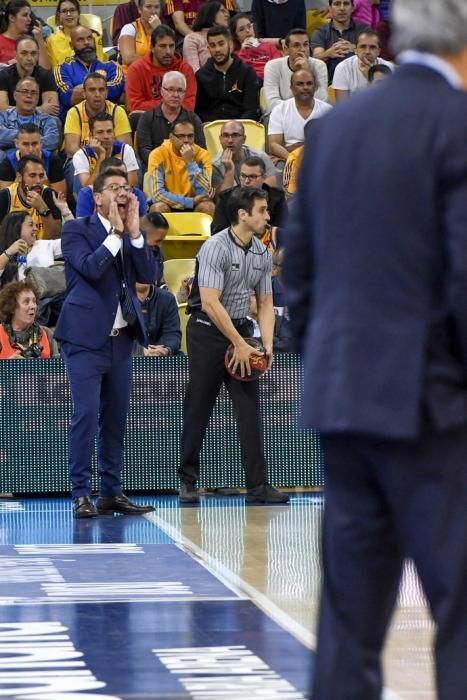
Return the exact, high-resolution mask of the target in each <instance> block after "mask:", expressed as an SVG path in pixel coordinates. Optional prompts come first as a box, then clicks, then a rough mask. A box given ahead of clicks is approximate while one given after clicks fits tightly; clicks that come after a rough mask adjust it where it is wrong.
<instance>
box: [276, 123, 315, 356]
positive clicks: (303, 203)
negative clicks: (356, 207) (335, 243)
mask: <svg viewBox="0 0 467 700" xmlns="http://www.w3.org/2000/svg"><path fill="white" fill-rule="evenodd" d="M318 122H319V120H317V119H315V120H314V124H313V126H314V128H313V129H308V130H307V134H306V145H305V152H304V156H303V160H302V164H306V166H305V168H303V169H302V172H301V173H300V181H299V187H298V194H297V200H296V201H295V202H294V207H293V210H292V217H291V222H290V225H289V226H288V230H287V237H286V246H285V256H284V263H283V266H282V282H283V284H284V289H285V296H286V303H287V307H288V310H289V314H290V327H291V333H292V346H293V350H295V351H296V352H300V353H301V352H302V350H303V347H304V341H305V333H306V328H307V323H308V317H309V310H310V304H311V287H312V279H313V256H312V234H311V225H312V223H311V217H310V208H309V206H308V193H309V189H310V175H311V168H312V167H313V162H314V159H313V148H314V145H315V143H316V142H317V141H318V138H319V128H318V127H319V124H318ZM317 132H318V133H317Z"/></svg>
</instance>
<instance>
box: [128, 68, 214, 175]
mask: <svg viewBox="0 0 467 700" xmlns="http://www.w3.org/2000/svg"><path fill="white" fill-rule="evenodd" d="M186 86H187V82H186V78H185V76H184V75H183V73H180V71H176V70H172V71H168V73H164V76H163V78H162V85H161V96H162V101H161V103H160V105H159V106H158V107H155V108H154V109H150V110H148V111H147V112H145V113H144V114H142V115H141V118H140V119H139V121H138V128H137V131H136V135H137V143H138V154H139V157H140V159H141V160H142V162H143V163H144V165H145V166H147V164H148V158H149V155H150V153H151V151H153V150H154V149H155V148H157V147H158V146H160V145H161V144H162V142H163V141H164V139H168V138H169V136H170V130H171V128H172V124H175V122H177V121H184V120H188V121H191V122H192V124H193V126H194V128H195V143H196V144H198V146H201V148H206V139H205V138H204V131H203V124H202V123H201V119H200V118H199V117H198V115H197V114H195V113H194V112H190V111H189V110H188V109H185V107H184V106H183V100H184V99H185V93H186Z"/></svg>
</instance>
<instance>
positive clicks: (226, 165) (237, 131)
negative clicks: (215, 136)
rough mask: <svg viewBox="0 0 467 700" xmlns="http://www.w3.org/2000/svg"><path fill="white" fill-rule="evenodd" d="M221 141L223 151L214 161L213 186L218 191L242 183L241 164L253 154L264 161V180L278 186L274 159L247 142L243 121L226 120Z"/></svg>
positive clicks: (220, 133)
mask: <svg viewBox="0 0 467 700" xmlns="http://www.w3.org/2000/svg"><path fill="white" fill-rule="evenodd" d="M219 141H220V143H221V146H222V151H219V153H218V154H217V155H216V157H215V158H214V160H213V162H212V186H213V187H214V188H215V189H216V191H217V192H222V191H223V190H228V189H230V188H231V187H235V186H237V185H240V164H241V163H242V162H243V161H244V160H246V158H251V157H252V156H256V157H258V158H261V160H262V161H263V162H264V167H265V177H266V179H265V180H264V182H265V183H266V184H267V185H270V186H271V187H276V186H277V170H276V168H275V167H274V165H273V162H272V160H271V159H270V157H269V156H268V155H267V153H265V152H264V151H260V150H258V149H257V148H251V146H248V145H246V144H245V142H246V134H245V128H244V126H243V124H242V123H241V122H237V121H235V120H232V121H229V122H225V124H223V125H222V126H221V129H220V132H219Z"/></svg>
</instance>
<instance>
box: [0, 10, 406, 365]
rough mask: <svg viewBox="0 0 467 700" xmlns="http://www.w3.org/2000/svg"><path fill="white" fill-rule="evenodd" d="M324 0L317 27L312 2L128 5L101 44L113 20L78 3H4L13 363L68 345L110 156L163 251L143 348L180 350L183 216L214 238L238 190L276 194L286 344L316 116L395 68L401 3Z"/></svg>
mask: <svg viewBox="0 0 467 700" xmlns="http://www.w3.org/2000/svg"><path fill="white" fill-rule="evenodd" d="M328 2H329V5H328V7H327V8H326V10H324V11H321V12H319V13H317V14H316V15H315V24H316V26H314V27H312V28H311V29H310V27H308V28H307V14H306V11H305V5H304V0H253V3H252V6H251V12H236V10H235V6H234V4H233V2H232V0H208V1H204V2H203V0H166V2H165V3H161V0H129V2H125V3H122V4H120V5H118V6H117V8H116V10H115V14H114V17H113V22H112V27H111V32H112V35H111V38H112V43H113V45H114V46H113V48H112V49H106V51H104V49H103V36H102V25H101V22H100V19H99V18H98V17H96V16H94V15H87V14H82V13H81V8H80V4H79V0H58V2H57V5H56V11H55V14H54V15H53V16H52V17H50V18H49V19H48V20H47V23H46V22H44V21H42V20H41V19H40V18H38V17H37V16H36V15H35V14H34V13H33V11H32V9H31V6H30V4H29V2H28V0H9V1H8V2H7V3H6V4H5V5H4V6H3V11H0V358H2V359H19V358H24V357H28V358H29V357H38V358H49V357H55V356H57V355H58V353H59V349H58V347H57V345H56V343H55V342H54V340H53V333H52V331H51V330H50V328H48V327H47V325H48V326H54V325H55V322H56V319H57V316H58V314H59V312H60V305H61V302H62V300H63V297H64V294H65V293H66V289H65V281H64V270H63V264H60V263H59V262H57V261H59V260H60V257H61V245H60V236H61V230H62V226H63V224H64V223H65V222H66V221H68V220H71V219H73V218H74V217H89V216H91V215H92V214H93V213H94V211H95V205H94V196H93V183H94V181H95V180H96V178H97V176H98V175H99V174H100V173H103V172H105V171H106V170H107V169H108V168H113V169H114V168H116V169H117V170H118V171H119V172H120V173H122V174H123V176H124V177H125V179H126V180H127V183H128V191H132V192H133V193H134V194H135V195H136V197H137V199H138V203H139V216H140V223H141V228H142V230H143V231H144V234H145V236H146V239H147V242H148V244H149V245H150V247H151V249H152V251H153V253H154V256H155V258H156V261H157V279H155V280H154V283H153V284H152V285H147V284H144V285H143V284H139V285H138V287H137V294H138V298H139V300H140V303H141V305H142V310H143V314H144V318H145V319H146V324H147V330H148V337H149V347H148V348H142V347H140V346H136V345H135V349H134V354H135V355H144V356H149V357H166V356H169V355H175V354H177V353H179V352H180V351H181V347H182V333H181V324H180V312H181V310H180V308H179V307H180V302H181V301H182V302H183V301H186V295H187V293H189V289H190V280H191V278H192V273H191V275H184V277H183V279H182V278H181V279H180V284H179V289H172V291H169V290H168V289H167V287H166V285H165V279H164V257H163V252H162V250H163V242H164V239H165V238H166V236H167V234H168V233H169V232H171V226H172V224H171V221H172V219H170V217H172V216H173V213H177V214H178V215H180V216H186V217H188V216H189V215H190V214H197V215H203V216H208V217H209V220H210V221H211V235H215V234H216V233H218V232H219V231H222V230H223V229H225V228H227V227H228V226H229V223H230V222H229V219H228V202H229V198H230V196H231V194H232V192H233V191H235V190H236V189H237V188H238V187H240V186H248V187H256V188H257V187H259V188H262V189H263V190H264V191H265V192H266V193H267V196H268V206H269V214H270V222H269V225H268V226H267V228H266V230H265V231H264V235H263V236H262V241H263V243H264V244H265V245H266V247H267V249H268V250H269V252H270V254H271V255H272V256H273V277H274V279H273V290H274V306H275V308H276V314H277V333H276V336H277V338H276V340H277V343H276V349H277V350H278V351H287V350H288V344H287V338H288V328H287V320H288V317H287V309H286V308H285V304H284V301H283V294H282V290H281V283H280V266H281V259H282V249H283V246H284V244H286V239H287V213H288V209H289V208H290V206H293V197H294V194H295V191H296V187H297V177H298V172H299V168H300V161H301V157H302V153H303V144H304V141H305V134H306V130H307V124H309V122H311V121H312V120H315V119H318V118H322V117H323V115H325V114H326V113H327V112H329V111H330V110H331V109H333V105H334V104H335V103H336V102H340V101H342V100H345V99H348V98H350V97H351V96H352V95H353V94H354V93H357V92H359V91H361V90H364V89H367V88H369V87H370V86H372V85H373V84H377V83H378V82H379V81H380V80H381V79H385V78H387V77H388V75H390V74H391V73H392V72H393V70H395V66H394V64H393V63H392V60H391V59H392V56H391V55H390V53H389V51H388V36H389V4H390V0H328ZM316 18H317V20H316ZM370 89H373V88H370ZM374 89H377V88H374ZM258 125H260V126H258ZM253 127H255V128H256V131H258V129H259V130H260V131H259V133H260V138H259V139H258V137H255V136H254V133H256V132H255V131H254V130H252V128H253ZM213 144H215V145H213ZM166 215H168V216H167V218H166ZM193 225H194V226H196V224H193ZM192 233H194V234H196V233H199V231H196V230H193V231H192ZM194 265H195V261H194V260H193V271H194ZM44 271H47V274H46V272H44ZM41 274H42V276H43V278H44V279H43V280H42V278H41ZM47 275H48V277H47ZM37 280H40V281H41V280H42V281H43V285H42V287H41V288H38V287H37ZM172 292H174V293H172ZM254 313H255V311H254V309H253V308H252V310H251V314H252V318H254Z"/></svg>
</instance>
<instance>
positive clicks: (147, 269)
mask: <svg viewBox="0 0 467 700" xmlns="http://www.w3.org/2000/svg"><path fill="white" fill-rule="evenodd" d="M93 193H94V201H95V205H96V212H97V213H96V214H94V215H93V216H90V217H85V218H83V219H77V220H76V221H71V222H69V223H66V224H65V225H64V227H63V232H62V251H63V255H64V258H65V272H66V278H67V296H66V299H65V302H64V304H63V308H62V312H61V315H60V317H59V320H58V323H57V328H56V333H55V337H56V338H57V339H59V340H60V341H62V347H61V351H62V355H63V358H64V361H65V366H66V369H67V374H68V379H69V382H70V388H71V393H72V398H73V415H72V419H71V425H70V434H69V457H68V467H69V473H70V479H71V484H72V498H73V512H74V516H75V517H77V518H88V517H93V516H95V515H97V514H98V513H114V512H119V513H129V514H140V513H145V512H148V511H151V510H153V508H152V507H151V506H137V505H135V504H134V503H131V501H129V500H128V498H127V497H126V496H125V495H124V494H123V493H122V484H121V470H122V456H123V437H124V432H125V422H126V417H127V412H128V404H129V400H130V391H131V381H132V362H131V351H132V345H133V340H137V341H138V343H140V344H141V345H146V344H147V341H146V333H145V330H144V321H143V318H142V315H141V309H140V304H139V301H138V299H137V297H136V291H135V284H136V280H138V281H139V282H147V283H152V282H154V279H155V276H156V269H155V263H154V256H153V255H152V252H151V250H150V248H149V247H148V246H147V245H146V243H145V241H144V238H143V236H142V234H141V232H140V229H139V216H138V201H137V199H136V197H135V196H134V195H133V194H132V193H131V187H129V185H128V181H127V177H126V174H122V172H121V171H120V170H118V169H116V170H113V169H112V168H109V169H108V170H107V171H106V172H105V174H103V175H99V176H98V178H97V179H96V180H95V182H94V191H93ZM97 432H98V443H97V457H98V466H99V474H100V495H99V498H98V499H97V502H96V507H94V505H93V504H92V502H91V500H90V495H91V453H92V448H93V442H94V437H95V435H96V433H97Z"/></svg>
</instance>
